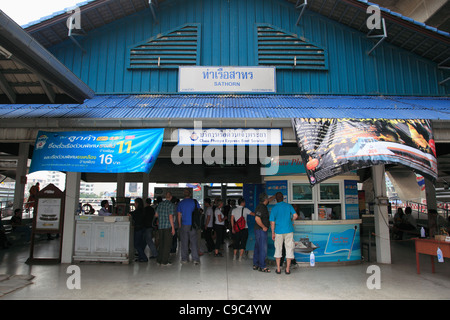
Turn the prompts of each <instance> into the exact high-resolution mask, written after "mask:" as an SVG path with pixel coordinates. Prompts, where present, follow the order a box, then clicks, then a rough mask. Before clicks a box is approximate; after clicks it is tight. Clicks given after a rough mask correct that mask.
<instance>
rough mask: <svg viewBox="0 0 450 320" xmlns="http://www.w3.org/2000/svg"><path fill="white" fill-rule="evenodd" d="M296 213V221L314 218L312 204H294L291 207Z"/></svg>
mask: <svg viewBox="0 0 450 320" xmlns="http://www.w3.org/2000/svg"><path fill="white" fill-rule="evenodd" d="M292 206H293V207H294V209H295V212H297V215H298V218H297V220H313V217H314V204H300V203H295V204H293V205H292Z"/></svg>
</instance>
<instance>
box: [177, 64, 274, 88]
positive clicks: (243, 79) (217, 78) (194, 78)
mask: <svg viewBox="0 0 450 320" xmlns="http://www.w3.org/2000/svg"><path fill="white" fill-rule="evenodd" d="M178 92H192V93H193V92H198V93H205V92H209V93H219V92H249V93H258V92H259V93H266V92H269V93H275V92H276V77H275V67H180V68H179V72H178Z"/></svg>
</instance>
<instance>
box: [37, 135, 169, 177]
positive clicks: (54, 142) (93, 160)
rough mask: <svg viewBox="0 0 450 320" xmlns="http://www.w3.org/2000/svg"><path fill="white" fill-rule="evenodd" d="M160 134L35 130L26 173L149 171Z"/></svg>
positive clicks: (160, 144)
mask: <svg viewBox="0 0 450 320" xmlns="http://www.w3.org/2000/svg"><path fill="white" fill-rule="evenodd" d="M163 136H164V129H133V130H114V131H69V132H47V131H39V133H38V136H37V139H36V144H35V148H34V152H33V158H32V161H31V166H30V173H32V172H36V171H41V170H47V171H62V172H98V173H121V172H145V173H149V172H150V170H151V169H152V168H153V165H154V164H155V161H156V158H157V157H158V155H159V152H160V150H161V146H162V142H163Z"/></svg>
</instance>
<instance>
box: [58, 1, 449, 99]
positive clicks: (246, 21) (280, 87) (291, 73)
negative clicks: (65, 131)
mask: <svg viewBox="0 0 450 320" xmlns="http://www.w3.org/2000/svg"><path fill="white" fill-rule="evenodd" d="M298 13H299V12H298V11H296V10H295V8H294V5H293V4H291V3H289V2H287V1H282V0H189V1H186V0H173V1H165V2H163V3H162V4H161V5H160V9H159V11H158V13H157V14H158V19H159V23H158V24H155V23H154V21H153V18H152V14H151V12H150V10H146V11H145V12H140V13H137V14H135V15H133V16H131V17H127V18H124V19H122V20H119V21H116V22H114V23H111V24H109V25H107V26H105V27H102V28H99V29H96V30H95V31H92V32H90V33H89V34H88V35H87V36H85V37H83V38H79V39H78V40H79V42H80V43H81V45H82V46H83V48H84V49H85V50H86V53H83V52H82V51H81V50H80V49H79V48H78V47H76V46H74V45H73V43H72V42H70V41H66V42H64V43H62V44H60V45H57V46H55V47H53V48H50V51H52V52H53V53H54V54H55V56H56V57H57V58H59V59H60V60H61V61H62V62H63V63H64V64H65V65H66V66H67V67H68V68H69V69H71V70H72V71H73V72H74V73H75V74H76V75H78V76H79V77H80V78H81V79H82V80H83V81H84V82H85V83H87V84H88V85H89V86H90V87H91V88H92V89H93V90H94V91H95V92H96V93H97V94H102V93H109V94H112V93H113V94H120V93H176V92H177V85H178V79H177V77H178V70H177V69H160V70H158V69H145V70H131V69H128V68H127V65H128V61H127V52H128V51H129V49H130V48H131V47H132V46H133V45H136V44H138V43H140V42H142V41H144V40H146V39H148V38H151V37H154V36H156V35H157V34H159V33H163V32H167V31H169V30H171V29H174V28H177V27H179V26H181V25H183V24H186V23H200V24H201V33H202V34H201V46H200V47H201V49H200V50H201V52H200V54H201V56H200V64H201V65H203V66H254V65H257V33H256V24H257V23H266V24H270V25H273V26H274V27H276V28H279V29H283V30H285V31H286V32H290V33H295V34H297V35H298V36H301V37H305V38H306V39H308V40H309V41H311V42H313V43H315V44H317V45H319V46H321V47H323V48H324V49H325V50H326V54H327V55H328V64H329V68H328V70H319V71H314V70H289V69H277V92H278V93H282V94H292V93H295V94H357V95H359V94H361V95H371V94H385V95H421V96H427V95H445V94H447V93H448V89H447V88H448V87H447V86H440V85H439V84H438V82H439V81H440V80H442V78H443V77H444V75H443V74H442V72H441V71H438V69H437V68H436V65H435V64H434V63H433V62H431V61H429V60H426V59H422V58H420V57H418V56H416V55H414V54H412V53H409V52H407V51H404V50H402V49H400V48H397V47H393V46H391V45H388V44H383V45H381V46H380V47H378V48H377V49H376V50H375V51H374V52H373V53H372V55H371V56H368V55H367V54H366V52H367V51H369V50H370V48H371V47H372V46H373V44H374V42H373V40H369V39H367V38H366V35H365V34H362V33H360V32H358V31H356V30H354V29H350V28H348V27H346V26H344V25H341V24H339V23H336V22H334V21H331V20H329V19H327V18H326V17H324V16H322V15H319V14H316V13H312V12H309V11H308V10H306V12H305V14H304V15H303V17H302V20H301V22H300V24H299V26H296V25H295V23H296V21H297V17H298Z"/></svg>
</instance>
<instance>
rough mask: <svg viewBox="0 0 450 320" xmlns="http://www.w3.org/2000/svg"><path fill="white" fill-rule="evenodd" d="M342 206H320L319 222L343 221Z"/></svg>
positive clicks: (337, 204) (338, 204)
mask: <svg viewBox="0 0 450 320" xmlns="http://www.w3.org/2000/svg"><path fill="white" fill-rule="evenodd" d="M341 219H342V215H341V204H340V203H336V204H319V210H318V220H341Z"/></svg>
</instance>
